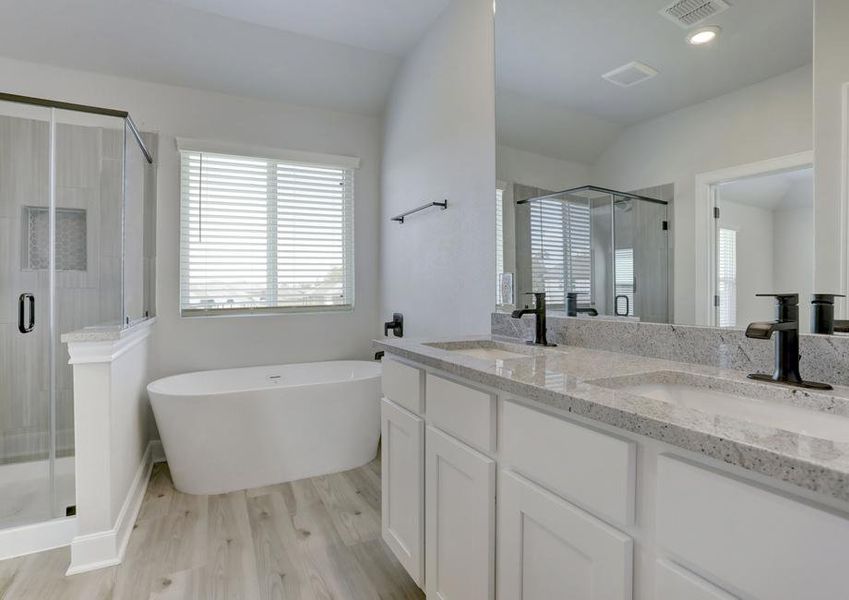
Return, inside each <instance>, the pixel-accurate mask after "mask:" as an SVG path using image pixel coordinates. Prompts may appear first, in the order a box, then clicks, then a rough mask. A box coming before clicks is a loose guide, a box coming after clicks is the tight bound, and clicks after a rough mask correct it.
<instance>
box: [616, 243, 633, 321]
mask: <svg viewBox="0 0 849 600" xmlns="http://www.w3.org/2000/svg"><path fill="white" fill-rule="evenodd" d="M614 261H615V264H614V274H615V282H616V298H615V301H616V315H618V316H621V317H630V316H633V315H634V249H633V248H619V249H617V250H616V251H615V253H614ZM621 296H625V297H626V298H627V299H628V300H627V301H626V300H625V299H624V298H621Z"/></svg>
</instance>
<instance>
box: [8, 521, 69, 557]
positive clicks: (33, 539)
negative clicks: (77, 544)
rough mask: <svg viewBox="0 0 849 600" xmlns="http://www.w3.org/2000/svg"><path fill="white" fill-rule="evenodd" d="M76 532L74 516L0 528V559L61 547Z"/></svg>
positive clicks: (67, 542) (66, 543)
mask: <svg viewBox="0 0 849 600" xmlns="http://www.w3.org/2000/svg"><path fill="white" fill-rule="evenodd" d="M76 534H77V519H76V517H63V518H61V519H51V520H50V521H43V522H41V523H33V524H32V525H22V526H20V527H9V528H8V529H2V530H0V560H5V559H7V558H14V557H15V556H24V555H25V554H33V553H34V552H43V551H44V550H52V549H53V548H61V547H62V546H67V545H68V544H70V543H71V540H72V539H73V538H74V536H75V535H76Z"/></svg>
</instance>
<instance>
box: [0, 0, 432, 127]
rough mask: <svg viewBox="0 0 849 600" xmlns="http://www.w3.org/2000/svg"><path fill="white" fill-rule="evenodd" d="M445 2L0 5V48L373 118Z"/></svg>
mask: <svg viewBox="0 0 849 600" xmlns="http://www.w3.org/2000/svg"><path fill="white" fill-rule="evenodd" d="M448 1H449V0H417V1H416V2H404V3H394V2H391V1H390V0H358V2H350V1H349V0H299V1H297V2H294V1H281V0H239V1H233V0H164V1H158V0H51V1H49V2H48V1H40V0H39V1H31V2H30V1H27V2H22V1H20V0H0V9H2V14H3V15H4V16H3V19H0V55H2V56H7V57H10V58H17V59H20V60H27V61H33V62H42V63H48V64H54V65H58V66H63V67H69V68H75V69H82V70H88V71H96V72H101V73H107V74H111V75H117V76H122V77H129V78H132V79H140V80H146V81H154V82H159V83H166V84H171V85H182V86H187V87H194V88H199V89H207V90H212V91H217V92H223V93H230V94H237V95H243V96H252V97H258V98H265V99H270V100H277V101H282V102H288V103H293V104H300V105H306V106H315V107H321V108H328V109H333V110H342V111H349V112H356V113H362V114H369V115H377V114H380V113H381V112H382V110H383V107H384V104H385V102H386V98H387V96H388V94H389V90H390V87H391V83H392V80H393V78H394V76H395V73H396V71H397V69H398V66H399V64H400V62H401V56H402V55H403V54H404V52H406V51H408V50H409V49H410V48H412V47H413V46H414V45H415V44H416V42H417V41H418V39H419V38H420V37H421V35H422V33H423V32H424V31H425V30H426V29H427V28H428V27H429V25H430V24H431V23H432V21H433V20H434V19H435V18H436V17H437V16H438V15H439V13H440V11H441V10H442V8H443V7H444V6H445V5H446V3H447V2H448ZM396 4H397V5H396ZM195 6H203V7H205V9H204V10H197V9H196V8H194V7H195ZM216 13H220V14H216ZM222 15H223V16H222Z"/></svg>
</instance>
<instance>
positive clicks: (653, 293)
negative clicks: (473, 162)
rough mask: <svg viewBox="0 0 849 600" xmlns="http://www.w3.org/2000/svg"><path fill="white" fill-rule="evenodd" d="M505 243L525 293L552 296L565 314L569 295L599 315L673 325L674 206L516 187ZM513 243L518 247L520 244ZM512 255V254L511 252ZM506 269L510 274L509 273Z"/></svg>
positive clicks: (599, 191) (625, 196) (591, 191)
mask: <svg viewBox="0 0 849 600" xmlns="http://www.w3.org/2000/svg"><path fill="white" fill-rule="evenodd" d="M512 195H513V199H514V202H515V207H514V213H513V214H511V215H508V216H509V219H504V220H505V222H510V223H513V231H506V230H505V232H504V234H503V236H502V237H503V238H504V239H508V238H510V239H511V246H513V245H515V250H514V251H513V256H510V252H505V256H508V257H509V259H510V262H512V263H513V265H511V266H512V268H513V269H514V270H515V274H516V286H515V289H516V290H518V291H526V290H533V291H545V292H547V294H548V299H547V300H548V306H549V307H550V308H551V309H553V310H565V303H566V294H567V293H568V292H576V293H577V294H578V304H579V306H584V307H592V308H594V309H596V311H597V312H598V314H599V315H609V316H618V317H629V318H639V319H641V320H644V321H652V322H666V321H668V318H669V300H668V295H669V281H668V279H669V278H668V273H669V264H668V263H669V242H668V229H669V222H668V215H667V209H668V205H667V202H666V201H665V200H661V199H656V198H652V197H649V196H645V195H641V194H637V193H630V192H619V191H615V190H610V189H606V188H601V187H596V186H583V187H579V188H574V189H568V190H564V191H561V192H556V193H545V192H544V190H540V189H538V188H529V187H527V186H521V185H518V184H517V185H516V186H515V189H514V190H512ZM512 240H515V242H513V241H512ZM511 249H512V248H511ZM505 270H507V269H505Z"/></svg>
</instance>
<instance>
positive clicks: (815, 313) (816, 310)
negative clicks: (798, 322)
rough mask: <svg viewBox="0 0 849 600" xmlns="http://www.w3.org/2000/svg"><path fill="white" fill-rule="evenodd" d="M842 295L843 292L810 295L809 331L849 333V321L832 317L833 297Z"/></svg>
mask: <svg viewBox="0 0 849 600" xmlns="http://www.w3.org/2000/svg"><path fill="white" fill-rule="evenodd" d="M844 297H845V296H844V295H843V294H812V295H811V333H822V334H825V335H833V334H834V333H849V321H847V320H844V319H835V318H834V299H835V298H844Z"/></svg>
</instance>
